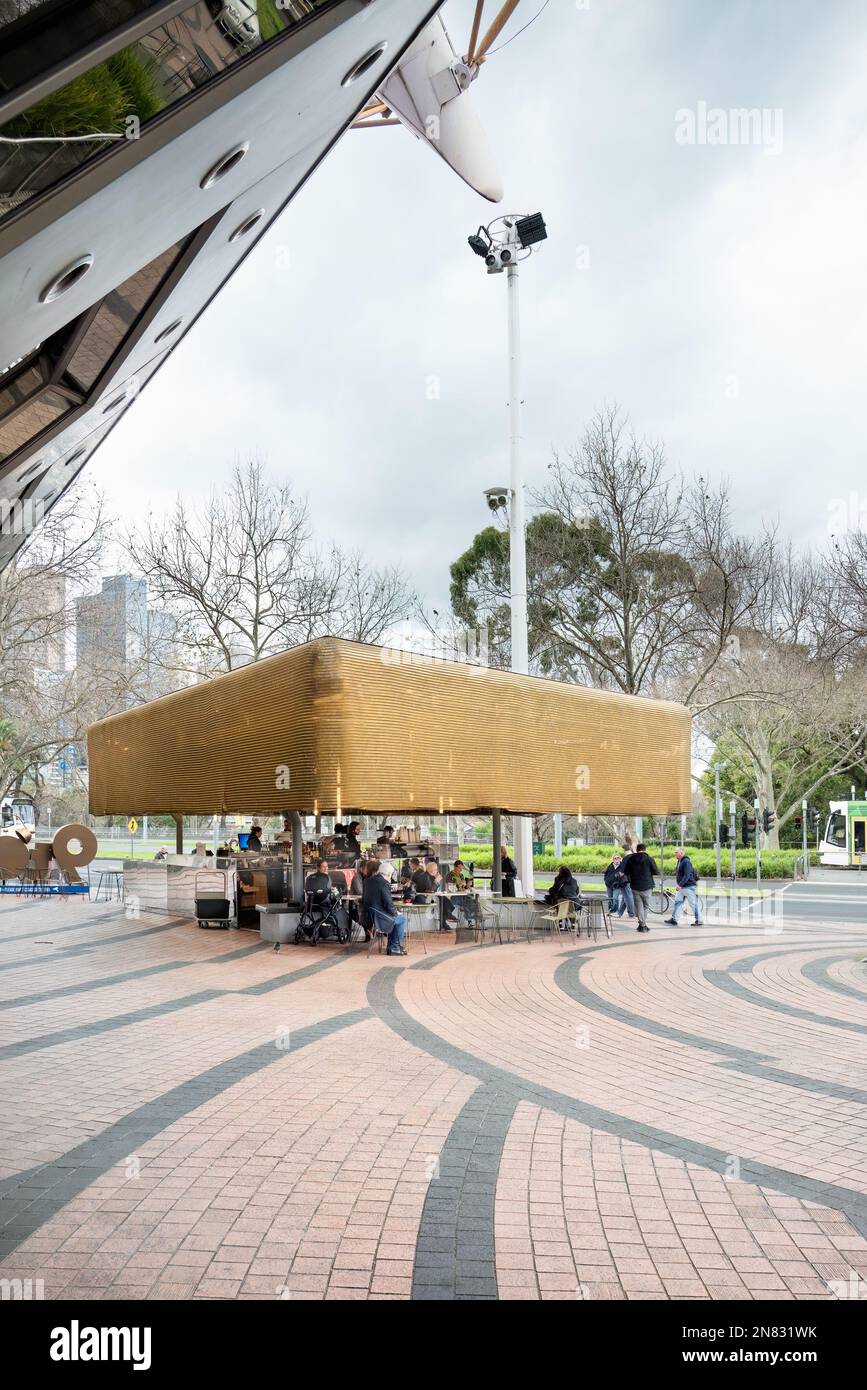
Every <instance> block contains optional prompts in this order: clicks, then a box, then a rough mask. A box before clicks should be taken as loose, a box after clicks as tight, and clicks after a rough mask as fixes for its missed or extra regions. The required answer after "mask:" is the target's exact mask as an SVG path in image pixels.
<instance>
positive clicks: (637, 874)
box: [620, 844, 659, 931]
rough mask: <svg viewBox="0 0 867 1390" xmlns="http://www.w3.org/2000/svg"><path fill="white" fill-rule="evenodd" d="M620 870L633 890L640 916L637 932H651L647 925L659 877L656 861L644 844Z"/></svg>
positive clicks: (629, 857) (636, 848)
mask: <svg viewBox="0 0 867 1390" xmlns="http://www.w3.org/2000/svg"><path fill="white" fill-rule="evenodd" d="M620 868H621V870H622V871H623V873H624V874H625V876H626V880H627V882H628V883H629V886H630V888H631V889H632V896H633V898H634V899H635V911H636V912H637V914H638V926H637V928H636V930H637V931H650V927H649V926H648V925H647V913H648V911H649V909H650V894H651V892H652V891H653V880H654V879H655V878H658V876H659V869H658V868H657V865H656V860H655V859H652V858H651V856H650V855H649V854H648V853H647V849H646V847H645V846H644V845H643V844H639V845H636V847H635V853H634V854H627V856H626V858H625V859H624V861H623V863H622V864H621V865H620Z"/></svg>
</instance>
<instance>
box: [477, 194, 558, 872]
mask: <svg viewBox="0 0 867 1390" xmlns="http://www.w3.org/2000/svg"><path fill="white" fill-rule="evenodd" d="M547 235H548V233H547V231H546V230H545V223H544V221H543V218H542V214H541V213H539V212H536V213H531V214H529V215H525V216H517V215H510V216H508V217H498V218H496V220H495V221H493V222H491V223H490V224H489V225H488V226H487V227H479V229H478V231H477V232H476V233H475V234H474V235H473V236H471V237H468V238H467V240H468V242H469V245H470V249H471V250H472V251H473V252H474V253H475V254H476V255H477V256H479V257H481V258H482V259H483V260H484V262H485V266H486V268H487V273H488V274H489V275H501V274H502V273H503V271H505V272H506V285H507V288H508V296H509V424H510V441H511V444H510V460H511V484H510V487H509V488H508V489H505V488H499V487H498V488H488V489H487V490H486V494H485V495H486V497H487V499H488V506H489V507H490V508H491V509H492V511H496V510H498V509H499V508H500V507H505V506H506V503H507V500H508V501H510V502H511V510H510V513H509V572H510V589H511V612H512V670H513V671H517V672H519V673H521V674H523V675H526V674H527V672H528V670H529V641H528V636H527V544H526V536H525V519H524V474H523V463H522V459H521V385H520V362H521V342H520V336H521V335H520V317H519V312H518V264H519V262H520V261H522V260H526V259H527V257H528V256H531V255H532V254H533V247H534V246H536V245H537V244H538V243H539V242H541V241H544V240H545V238H546V237H547ZM512 824H513V827H514V841H515V844H514V854H515V863H516V865H517V868H518V877H519V878H520V880H521V884H522V886H523V889H524V892H525V893H526V894H527V895H528V896H529V897H531V898H532V896H533V835H532V823H531V821H530V819H529V817H527V816H514V817H513V819H512Z"/></svg>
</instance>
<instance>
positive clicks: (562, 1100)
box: [367, 962, 867, 1236]
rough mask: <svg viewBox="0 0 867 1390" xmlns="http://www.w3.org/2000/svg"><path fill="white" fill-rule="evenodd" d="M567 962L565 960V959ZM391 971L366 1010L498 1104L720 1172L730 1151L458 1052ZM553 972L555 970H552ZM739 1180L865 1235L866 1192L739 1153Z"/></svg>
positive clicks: (378, 979)
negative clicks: (424, 1019)
mask: <svg viewBox="0 0 867 1390" xmlns="http://www.w3.org/2000/svg"><path fill="white" fill-rule="evenodd" d="M567 964H568V962H567ZM397 973H402V972H392V971H390V970H380V971H379V972H378V973H377V974H376V975H374V976H373V977H372V978H371V980H370V983H369V984H368V989H367V998H368V1002H369V1004H370V1006H371V1009H372V1010H373V1012H374V1013H375V1014H376V1016H377V1017H378V1018H380V1019H381V1020H382V1022H383V1023H386V1024H387V1025H388V1027H389V1028H391V1029H392V1030H393V1031H394V1032H395V1033H397V1034H398V1035H399V1036H400V1037H402V1038H404V1039H405V1040H406V1041H407V1042H410V1043H412V1044H413V1045H414V1046H416V1047H418V1048H419V1049H420V1050H421V1051H423V1052H427V1053H428V1054H429V1055H430V1056H432V1057H436V1058H438V1059H439V1060H440V1061H442V1062H445V1063H446V1064H447V1065H448V1066H450V1067H454V1069H455V1070H456V1071H459V1072H462V1073H464V1074H465V1075H468V1076H475V1077H478V1079H479V1080H480V1081H482V1082H484V1083H485V1084H486V1085H488V1086H490V1087H492V1088H493V1089H494V1090H495V1091H496V1092H497V1094H498V1096H499V1099H500V1100H501V1102H503V1103H507V1102H512V1101H514V1103H515V1104H517V1103H518V1102H519V1101H522V1100H524V1101H528V1102H529V1103H530V1104H532V1105H538V1106H540V1107H541V1108H542V1109H545V1110H552V1111H554V1113H555V1114H559V1115H565V1116H566V1117H567V1119H572V1120H577V1121H578V1123H579V1124H582V1125H586V1126H588V1127H589V1128H591V1129H598V1130H602V1131H603V1132H604V1133H606V1134H611V1135H615V1136H616V1137H618V1138H620V1139H623V1140H626V1141H627V1142H630V1143H633V1144H640V1145H642V1146H643V1147H644V1148H648V1149H655V1150H658V1151H659V1152H661V1153H667V1154H671V1155H672V1156H673V1157H674V1158H678V1159H680V1160H681V1162H683V1163H694V1164H696V1165H697V1166H698V1167H700V1168H708V1169H710V1171H711V1172H714V1173H725V1172H726V1170H727V1165H728V1163H729V1160H730V1157H731V1154H730V1153H727V1152H725V1151H724V1150H722V1149H717V1148H714V1147H712V1146H711V1145H710V1144H703V1143H700V1142H698V1141H694V1140H691V1139H687V1138H685V1137H684V1136H683V1135H679V1134H672V1133H669V1132H668V1131H666V1130H662V1129H657V1128H656V1127H655V1126H654V1125H649V1124H642V1123H640V1122H639V1121H636V1120H632V1119H629V1118H627V1117H626V1116H623V1115H618V1114H616V1113H615V1112H613V1111H610V1110H603V1109H602V1108H601V1107H600V1106H597V1105H592V1104H590V1103H589V1102H586V1101H580V1100H576V1099H575V1098H573V1097H572V1096H567V1095H564V1094H563V1093H562V1092H560V1091H554V1090H551V1089H550V1088H549V1087H547V1086H543V1085H541V1084H539V1083H536V1082H532V1081H528V1080H526V1079H525V1078H523V1077H520V1076H518V1075H517V1074H516V1073H514V1072H511V1071H508V1070H507V1069H506V1068H504V1067H498V1066H494V1065H493V1063H491V1062H486V1061H483V1060H482V1059H481V1058H480V1057H475V1056H473V1055H472V1053H469V1052H464V1051H463V1050H462V1049H461V1048H458V1047H455V1045H454V1044H453V1043H450V1042H447V1041H446V1040H445V1039H444V1038H440V1037H438V1036H437V1034H436V1033H433V1032H432V1031H431V1030H430V1029H429V1028H427V1027H425V1025H424V1024H421V1023H419V1022H417V1020H416V1019H414V1018H413V1017H412V1015H411V1014H409V1013H407V1011H406V1010H405V1009H404V1008H403V1007H402V1005H401V1004H399V1003H398V1001H397V998H396V995H395V985H396V979H397ZM558 973H559V972H558ZM740 1179H741V1181H742V1182H747V1183H753V1184H755V1185H756V1186H758V1187H770V1188H773V1189H774V1190H775V1191H777V1192H782V1193H784V1194H785V1195H787V1196H790V1197H796V1198H798V1199H799V1200H800V1201H805V1202H818V1203H819V1204H820V1205H822V1206H827V1207H833V1208H834V1209H835V1210H837V1211H842V1212H844V1213H845V1215H846V1216H847V1218H848V1220H849V1221H850V1222H851V1223H852V1225H853V1226H854V1227H855V1228H856V1230H858V1231H859V1232H860V1234H862V1235H865V1236H867V1196H865V1194H864V1193H862V1192H857V1191H855V1190H854V1189H852V1188H847V1187H841V1186H837V1185H835V1184H832V1183H825V1182H820V1181H818V1180H816V1179H813V1178H809V1177H805V1176H803V1175H802V1174H799V1173H793V1172H789V1171H788V1170H787V1169H785V1168H776V1167H773V1166H771V1165H770V1164H766V1163H762V1162H760V1161H758V1160H755V1159H751V1158H746V1157H743V1156H741V1168H740Z"/></svg>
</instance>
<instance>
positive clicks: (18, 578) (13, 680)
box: [0, 485, 132, 795]
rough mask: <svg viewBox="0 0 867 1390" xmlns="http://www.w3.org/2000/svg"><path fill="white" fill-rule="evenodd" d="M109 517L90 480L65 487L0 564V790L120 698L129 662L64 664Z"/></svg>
mask: <svg viewBox="0 0 867 1390" xmlns="http://www.w3.org/2000/svg"><path fill="white" fill-rule="evenodd" d="M108 529H109V523H108V519H107V517H106V515H105V511H104V506H103V501H102V498H101V496H100V495H99V493H98V492H96V490H95V489H94V488H93V487H92V486H86V485H85V486H84V487H76V488H73V489H71V490H70V491H69V492H68V493H67V494H66V495H65V496H64V497H63V498H62V499H61V500H60V502H58V504H57V505H56V506H55V507H54V508H53V509H52V511H51V512H50V514H49V515H48V517H47V518H46V519H45V521H44V523H43V524H42V526H41V527H40V528H39V529H38V530H36V531H34V532H33V534H32V535H31V536H30V537H28V539H27V541H26V542H25V544H24V546H23V547H22V548H21V549H20V550H19V551H18V553H17V554H16V556H15V557H14V558H13V560H12V562H11V563H10V564H9V565H8V566H7V567H6V568H5V569H4V570H3V571H2V573H0V795H5V794H6V793H7V792H8V791H10V790H12V789H20V788H21V787H22V786H24V785H27V786H28V787H29V788H33V789H36V790H38V788H39V786H40V783H41V781H42V780H43V777H44V770H45V768H46V767H47V766H48V765H50V764H51V763H53V762H54V761H55V760H56V759H57V758H58V757H59V756H60V754H61V753H62V751H63V750H64V749H66V748H67V747H69V746H70V745H75V744H79V743H81V742H82V741H83V740H84V738H85V735H86V731H87V727H88V725H89V724H90V723H91V722H92V721H93V719H96V718H100V717H102V716H103V715H105V714H110V713H112V712H113V711H114V710H115V709H118V708H120V707H122V705H123V703H124V702H125V701H126V700H127V699H128V698H129V681H130V678H131V674H132V673H131V672H117V673H114V674H113V675H112V676H111V677H108V676H107V675H106V673H104V672H100V673H95V672H84V671H76V670H74V669H71V668H70V665H69V662H68V659H67V658H68V656H69V654H70V653H68V651H67V647H68V645H69V642H70V639H71V634H72V631H73V628H74V624H75V600H76V597H77V596H78V595H79V594H80V593H81V591H82V589H83V588H84V587H86V585H88V584H89V583H91V582H92V581H93V579H94V576H95V575H96V573H97V570H98V565H99V561H100V560H101V558H102V555H103V553H104V550H105V546H106V542H107V536H108Z"/></svg>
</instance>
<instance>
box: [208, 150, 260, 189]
mask: <svg viewBox="0 0 867 1390" xmlns="http://www.w3.org/2000/svg"><path fill="white" fill-rule="evenodd" d="M249 148H250V141H249V140H245V141H244V143H243V145H236V146H235V148H234V149H233V150H229V152H228V154H224V155H222V157H221V158H220V159H218V160H217V162H216V164H214V165H212V166H211V168H210V169H209V170H208V172H207V173H206V174H205V177H204V178H203V179H202V181H201V183H200V184H199V187H200V188H211V187H212V186H213V184H215V183H217V182H218V180H219V179H224V178H225V177H226V175H227V174H230V173H231V172H232V170H233V169H234V168H235V166H236V165H237V164H240V162H241V160H242V159H243V158H244V155H245V154H246V153H247V151H248V150H249Z"/></svg>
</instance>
